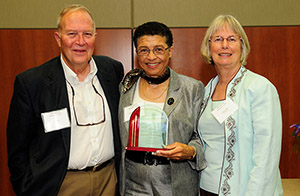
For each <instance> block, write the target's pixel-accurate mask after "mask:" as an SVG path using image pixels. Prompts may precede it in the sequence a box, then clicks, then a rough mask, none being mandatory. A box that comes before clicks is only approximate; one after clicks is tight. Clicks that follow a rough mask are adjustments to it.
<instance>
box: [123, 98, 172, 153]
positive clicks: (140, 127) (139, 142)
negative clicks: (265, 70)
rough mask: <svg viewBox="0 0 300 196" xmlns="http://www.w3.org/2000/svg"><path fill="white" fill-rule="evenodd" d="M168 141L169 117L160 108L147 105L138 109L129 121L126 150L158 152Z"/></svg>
mask: <svg viewBox="0 0 300 196" xmlns="http://www.w3.org/2000/svg"><path fill="white" fill-rule="evenodd" d="M167 141H168V117H167V115H166V113H165V112H164V111H163V110H161V109H160V108H158V107H156V106H154V105H151V104H146V105H142V106H139V107H137V108H136V109H135V110H134V111H133V112H132V114H131V116H130V120H129V135H128V146H127V147H126V150H133V151H147V152H156V151H157V150H162V149H163V146H166V145H167Z"/></svg>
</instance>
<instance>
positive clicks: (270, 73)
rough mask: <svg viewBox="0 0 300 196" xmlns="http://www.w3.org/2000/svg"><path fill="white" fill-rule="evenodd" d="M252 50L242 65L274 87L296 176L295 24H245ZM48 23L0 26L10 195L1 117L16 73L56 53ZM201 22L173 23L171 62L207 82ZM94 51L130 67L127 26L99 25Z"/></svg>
mask: <svg viewBox="0 0 300 196" xmlns="http://www.w3.org/2000/svg"><path fill="white" fill-rule="evenodd" d="M245 30H246V33H247V35H248V38H249V41H250V45H251V52H250V54H249V58H248V64H247V67H248V68H249V69H250V70H252V71H254V72H257V73H259V74H261V75H263V76H265V77H267V78H268V79H269V80H270V81H271V82H272V83H273V84H274V85H275V86H276V87H277V90H278V92H279V96H280V100H281V106H282V117H283V139H282V153H281V161H280V170H281V174H282V177H284V178H300V167H299V158H297V156H296V154H295V152H294V151H293V150H292V145H293V139H294V138H293V137H292V136H291V132H292V129H290V128H289V126H290V125H291V124H293V123H297V122H298V123H300V113H299V112H297V110H298V111H299V108H300V103H299V101H298V100H299V97H300V91H299V89H300V82H299V74H300V58H299V54H300V40H299V39H297V37H298V35H299V34H300V27H298V26H297V27H246V28H245ZM54 31H55V30H53V29H34V30H10V29H7V30H0V64H1V66H0V78H1V79H2V82H1V83H0V88H1V95H0V102H1V104H0V111H1V112H0V181H1V183H0V195H4V196H5V195H14V194H13V191H12V189H11V185H10V182H9V179H8V177H9V171H8V168H7V153H6V121H7V115H8V108H9V103H10V99H11V96H12V90H13V82H14V78H15V76H16V75H17V74H18V73H20V72H22V71H24V70H26V69H28V68H30V67H34V66H38V65H40V64H41V63H43V62H45V61H47V60H50V59H51V58H53V57H55V56H57V55H58V54H59V49H58V48H57V45H56V42H55V40H54V37H53V33H54ZM205 31H206V28H173V29H172V32H173V34H174V51H173V56H172V60H171V67H172V68H173V69H174V70H175V71H177V72H179V73H182V74H185V75H188V76H191V77H194V78H196V79H199V80H201V81H203V83H204V84H207V82H208V81H209V79H210V78H212V77H213V76H214V75H215V72H214V69H213V67H212V66H211V65H206V64H205V63H204V62H203V60H202V59H201V55H200V43H201V41H202V39H203V36H204V33H205ZM97 33H98V36H97V39H96V48H95V54H103V55H107V56H111V57H113V58H115V59H117V60H119V61H121V62H122V63H123V65H124V67H125V71H128V70H130V69H131V64H132V63H131V40H130V37H131V31H130V29H98V30H97Z"/></svg>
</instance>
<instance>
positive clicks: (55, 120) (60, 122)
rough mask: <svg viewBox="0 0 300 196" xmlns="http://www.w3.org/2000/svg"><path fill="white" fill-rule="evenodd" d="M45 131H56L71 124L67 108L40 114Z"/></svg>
mask: <svg viewBox="0 0 300 196" xmlns="http://www.w3.org/2000/svg"><path fill="white" fill-rule="evenodd" d="M41 116H42V120H43V124H44V128H45V133H49V132H52V131H57V130H60V129H64V128H67V127H70V126H71V123H70V119H69V116H68V110H67V108H63V109H61V110H55V111H51V112H45V113H42V114H41Z"/></svg>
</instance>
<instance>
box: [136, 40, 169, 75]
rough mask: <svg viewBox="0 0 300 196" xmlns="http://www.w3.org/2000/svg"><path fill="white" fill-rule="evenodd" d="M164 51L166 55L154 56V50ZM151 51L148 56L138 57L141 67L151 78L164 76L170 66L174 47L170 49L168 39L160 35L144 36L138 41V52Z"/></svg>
mask: <svg viewBox="0 0 300 196" xmlns="http://www.w3.org/2000/svg"><path fill="white" fill-rule="evenodd" d="M157 48H159V49H163V50H164V54H159V55H158V54H154V53H153V49H157ZM143 49H145V50H150V52H149V54H148V55H145V56H144V55H137V60H138V64H139V66H140V67H141V68H142V69H143V70H145V72H146V74H147V75H148V76H151V77H159V76H161V75H163V73H164V72H165V71H166V68H167V66H168V65H169V61H170V58H171V56H172V50H173V46H171V47H170V48H168V45H167V43H166V38H165V37H163V36H160V35H153V36H152V35H144V36H142V37H140V38H139V39H138V40H137V51H140V50H143Z"/></svg>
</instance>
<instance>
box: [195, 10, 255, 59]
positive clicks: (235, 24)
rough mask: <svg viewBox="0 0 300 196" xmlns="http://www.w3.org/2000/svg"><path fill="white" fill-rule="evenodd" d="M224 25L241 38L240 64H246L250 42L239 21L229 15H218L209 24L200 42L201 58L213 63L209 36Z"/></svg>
mask: <svg viewBox="0 0 300 196" xmlns="http://www.w3.org/2000/svg"><path fill="white" fill-rule="evenodd" d="M226 27H230V28H231V29H232V31H233V32H234V33H235V34H237V36H239V37H240V38H241V42H242V47H241V50H242V52H241V58H240V62H241V64H242V65H246V64H247V61H246V59H247V57H248V54H249V52H250V44H249V41H248V38H247V35H246V33H245V31H244V29H243V27H242V25H241V24H240V23H239V21H238V20H237V19H236V18H234V17H233V16H231V15H219V16H217V17H216V18H215V19H214V20H213V21H212V23H211V24H210V26H209V28H208V29H207V31H206V34H205V36H204V39H203V41H202V44H201V54H202V58H203V60H204V61H205V62H206V63H208V64H213V60H212V58H211V54H210V46H209V44H210V39H211V36H212V35H213V34H214V33H215V32H217V30H218V29H220V28H226Z"/></svg>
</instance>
